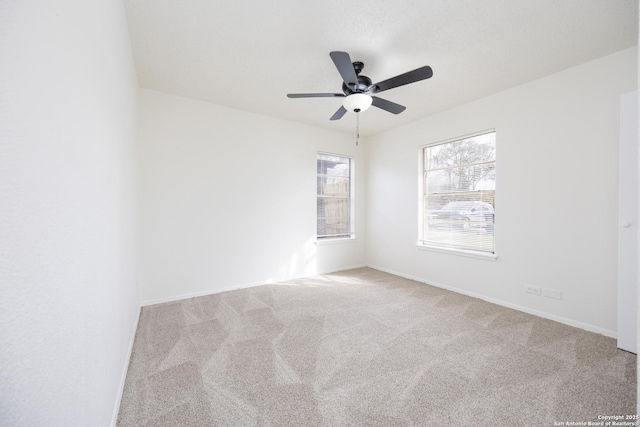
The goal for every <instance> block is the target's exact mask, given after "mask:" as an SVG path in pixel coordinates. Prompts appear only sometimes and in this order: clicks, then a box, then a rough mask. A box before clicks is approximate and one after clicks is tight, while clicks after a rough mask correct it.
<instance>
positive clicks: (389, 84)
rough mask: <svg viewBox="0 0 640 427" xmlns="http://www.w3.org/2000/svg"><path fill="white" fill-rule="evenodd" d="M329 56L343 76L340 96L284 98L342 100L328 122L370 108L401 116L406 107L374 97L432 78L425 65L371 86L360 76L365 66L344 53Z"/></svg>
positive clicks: (290, 96)
mask: <svg viewBox="0 0 640 427" xmlns="http://www.w3.org/2000/svg"><path fill="white" fill-rule="evenodd" d="M329 56H330V57H331V60H332V61H333V63H334V65H335V66H336V68H337V69H338V72H339V73H340V76H341V77H342V81H343V83H342V93H290V94H288V95H287V97H289V98H344V100H343V103H342V106H341V107H340V108H339V109H338V111H336V112H335V113H334V114H333V116H331V118H330V119H329V120H339V119H341V118H342V116H344V115H345V114H346V112H347V111H353V112H356V113H360V112H362V111H365V110H367V109H368V108H369V107H370V106H371V105H373V106H374V107H377V108H380V109H382V110H385V111H388V112H390V113H392V114H400V113H402V112H403V111H404V110H406V108H407V107H405V106H404V105H400V104H396V103H395V102H391V101H387V100H386V99H383V98H379V97H377V96H374V95H375V94H377V93H380V92H383V91H385V90H389V89H393V88H396V87H398V86H404V85H406V84H409V83H415V82H419V81H421V80H426V79H428V78H430V77H431V76H433V70H431V67H429V66H428V65H425V66H424V67H420V68H416V69H415V70H412V71H409V72H406V73H404V74H400V75H397V76H395V77H391V78H390V79H387V80H383V81H381V82H378V83H372V82H371V79H370V78H369V77H367V76H364V75H362V74H360V72H362V69H363V68H364V63H362V62H359V61H356V62H351V57H350V56H349V54H348V53H347V52H341V51H333V52H331V53H329Z"/></svg>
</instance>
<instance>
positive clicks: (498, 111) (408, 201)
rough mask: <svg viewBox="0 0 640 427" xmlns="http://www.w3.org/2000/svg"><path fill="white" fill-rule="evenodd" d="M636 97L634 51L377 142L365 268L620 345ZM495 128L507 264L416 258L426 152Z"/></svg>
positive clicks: (499, 246) (499, 227) (371, 155)
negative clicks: (631, 98)
mask: <svg viewBox="0 0 640 427" xmlns="http://www.w3.org/2000/svg"><path fill="white" fill-rule="evenodd" d="M434 78H435V77H434ZM636 85H637V49H636V48H631V49H627V50H624V51H621V52H618V53H616V54H613V55H610V56H607V57H604V58H601V59H598V60H595V61H592V62H589V63H586V64H583V65H580V66H577V67H575V68H571V69H568V70H565V71H563V72H560V73H557V74H554V75H551V76H548V77H546V78H542V79H539V80H536V81H533V82H530V83H528V84H525V85H522V86H519V87H516V88H513V89H510V90H507V91H504V92H500V93H498V94H495V95H492V96H489V97H487V98H484V99H481V100H478V101H476V102H473V103H470V104H466V105H463V106H460V107H458V108H455V109H452V110H449V111H446V112H443V113H441V114H437V115H434V116H431V117H427V118H425V119H422V120H420V121H416V122H413V123H410V124H408V125H405V126H402V127H400V128H397V129H395V130H392V131H389V132H386V133H383V134H379V135H376V136H374V137H371V138H369V139H368V141H367V155H368V165H367V168H368V171H369V173H368V175H367V183H368V187H367V189H368V194H367V202H368V204H367V211H368V213H369V216H368V218H367V227H368V228H367V240H368V243H367V262H368V264H369V265H372V266H375V267H378V268H382V269H386V270H388V271H393V272H397V273H400V274H404V275H407V276H411V277H415V278H419V279H421V280H424V281H427V282H431V283H434V284H439V285H443V286H448V287H451V288H454V289H456V290H459V291H461V292H465V293H470V294H475V295H478V296H481V297H483V298H485V299H492V300H495V301H500V302H502V303H504V304H507V305H511V306H514V307H518V308H521V309H525V310H527V311H530V312H536V313H541V314H544V315H545V316H547V317H551V318H556V319H559V320H563V321H566V322H568V323H571V324H574V325H579V326H583V327H588V328H589V329H592V330H596V331H599V332H602V333H605V334H609V335H615V331H616V294H617V292H616V283H617V281H616V280H617V197H618V193H617V190H618V144H619V102H620V95H621V94H622V93H625V92H629V91H632V90H634V89H635V88H636ZM425 102H428V100H427V101H425ZM490 128H495V129H496V132H497V190H496V228H495V235H496V250H497V255H498V256H499V259H498V261H495V262H494V261H487V260H479V259H473V258H467V257H462V256H459V255H451V254H443V253H437V252H430V251H425V250H421V249H418V248H417V247H416V241H417V222H418V149H419V148H418V147H419V146H421V145H423V144H427V143H431V142H436V141H439V140H444V139H448V138H452V137H456V136H461V135H465V134H469V133H472V132H477V131H481V130H485V129H490ZM525 284H532V285H537V286H541V287H548V288H552V289H557V290H560V291H562V292H563V296H564V298H563V300H561V301H558V300H553V299H549V298H544V297H540V296H534V295H529V294H525V293H524V285H525Z"/></svg>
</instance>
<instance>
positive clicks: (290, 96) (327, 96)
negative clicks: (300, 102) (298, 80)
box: [287, 93, 345, 98]
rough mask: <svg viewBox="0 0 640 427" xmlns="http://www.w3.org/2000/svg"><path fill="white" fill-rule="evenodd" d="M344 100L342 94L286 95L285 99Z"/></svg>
mask: <svg viewBox="0 0 640 427" xmlns="http://www.w3.org/2000/svg"><path fill="white" fill-rule="evenodd" d="M337 97H339V98H344V97H345V94H343V93H288V94H287V98H337Z"/></svg>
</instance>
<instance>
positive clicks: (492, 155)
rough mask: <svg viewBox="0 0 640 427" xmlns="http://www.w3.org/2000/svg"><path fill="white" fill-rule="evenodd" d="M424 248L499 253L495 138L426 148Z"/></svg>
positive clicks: (486, 135)
mask: <svg viewBox="0 0 640 427" xmlns="http://www.w3.org/2000/svg"><path fill="white" fill-rule="evenodd" d="M420 154H421V159H422V160H421V169H422V170H421V174H422V176H421V189H420V198H421V203H420V206H421V212H420V227H419V229H420V230H419V232H420V236H419V243H420V244H422V245H425V246H434V247H441V248H450V249H459V250H464V251H476V252H484V253H489V254H494V253H495V245H494V233H493V231H494V226H495V192H496V191H495V190H496V134H495V132H493V131H491V132H485V133H481V134H476V135H472V136H467V137H464V138H460V139H455V140H449V141H445V142H439V143H436V144H432V145H428V146H425V147H422V148H421V153H420Z"/></svg>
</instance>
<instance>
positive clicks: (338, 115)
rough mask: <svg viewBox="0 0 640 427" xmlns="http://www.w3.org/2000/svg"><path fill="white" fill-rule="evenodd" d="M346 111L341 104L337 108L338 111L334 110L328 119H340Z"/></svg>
mask: <svg viewBox="0 0 640 427" xmlns="http://www.w3.org/2000/svg"><path fill="white" fill-rule="evenodd" d="M346 112H347V109H346V108H344V107H343V106H342V105H341V106H340V108H338V111H336V112H335V113H334V114H333V116H331V118H330V119H329V120H340V119H341V118H342V116H344V114H345V113H346Z"/></svg>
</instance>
